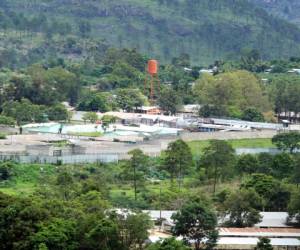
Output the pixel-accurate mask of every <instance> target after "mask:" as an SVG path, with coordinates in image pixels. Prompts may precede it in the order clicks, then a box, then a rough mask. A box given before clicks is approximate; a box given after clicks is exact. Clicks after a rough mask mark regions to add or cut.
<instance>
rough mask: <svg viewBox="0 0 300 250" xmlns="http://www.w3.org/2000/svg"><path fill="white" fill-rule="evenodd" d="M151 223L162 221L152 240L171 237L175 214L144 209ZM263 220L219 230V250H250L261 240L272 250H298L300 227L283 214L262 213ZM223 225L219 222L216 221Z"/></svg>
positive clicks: (152, 234) (152, 235)
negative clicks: (292, 224)
mask: <svg viewBox="0 0 300 250" xmlns="http://www.w3.org/2000/svg"><path fill="white" fill-rule="evenodd" d="M143 212H144V213H147V214H148V215H149V216H150V218H151V219H152V220H153V221H157V220H160V219H162V220H163V223H162V227H160V229H159V230H158V231H157V230H156V231H155V230H154V231H153V232H152V233H151V236H150V240H151V241H154V242H155V241H157V240H159V239H163V238H168V237H170V236H171V234H170V228H171V226H173V225H174V224H173V220H172V218H171V217H172V215H173V214H174V213H175V212H176V211H159V210H145V211H143ZM261 215H262V221H261V222H260V223H258V224H256V225H255V226H254V227H251V228H228V227H220V228H219V239H218V242H217V246H216V249H218V250H223V249H224V250H225V249H226V250H238V249H239V250H252V249H254V247H255V246H256V244H257V242H258V241H259V238H260V237H266V238H269V239H270V240H271V244H272V246H273V248H274V250H300V228H294V227H291V226H289V225H287V224H286V221H287V220H286V219H287V217H288V214H287V213H286V212H262V213H261ZM219 223H220V224H221V223H222V220H220V221H219Z"/></svg>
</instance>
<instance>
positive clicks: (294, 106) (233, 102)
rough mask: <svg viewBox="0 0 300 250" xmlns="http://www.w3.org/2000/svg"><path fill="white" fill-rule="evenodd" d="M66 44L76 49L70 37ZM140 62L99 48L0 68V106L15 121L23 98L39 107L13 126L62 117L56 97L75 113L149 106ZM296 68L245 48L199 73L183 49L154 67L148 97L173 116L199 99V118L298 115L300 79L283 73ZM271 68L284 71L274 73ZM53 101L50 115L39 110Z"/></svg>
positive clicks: (295, 63)
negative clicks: (75, 58)
mask: <svg viewBox="0 0 300 250" xmlns="http://www.w3.org/2000/svg"><path fill="white" fill-rule="evenodd" d="M68 43H70V46H71V47H72V46H73V45H74V46H76V45H75V44H76V41H75V40H72V39H70V40H68ZM72 44H73V45H72ZM147 60H148V58H147V57H146V56H143V55H141V54H139V53H138V52H137V51H136V50H129V49H121V50H120V49H113V48H108V47H105V46H104V47H99V48H97V49H96V50H95V53H94V54H93V56H92V57H88V58H87V59H86V60H85V61H83V62H77V63H75V62H72V61H65V60H63V59H62V58H56V59H55V60H49V61H47V62H45V63H38V64H33V65H31V66H29V67H26V68H23V69H20V70H9V69H6V68H2V70H1V72H0V88H1V90H2V91H1V93H0V111H2V115H5V116H10V117H13V118H15V119H17V117H22V116H18V115H16V113H20V112H18V111H17V110H18V107H17V106H18V103H20V102H21V101H22V100H28V101H30V103H31V104H33V105H40V106H41V107H40V108H39V111H38V112H33V114H24V116H25V117H27V118H18V123H19V124H20V123H26V122H34V121H36V122H41V121H44V120H45V119H44V118H43V117H46V116H49V119H50V120H67V118H68V116H67V112H66V111H65V110H63V108H62V106H61V105H60V103H61V102H68V103H70V104H71V105H72V106H74V107H76V108H77V110H80V111H94V112H95V111H99V112H106V111H110V110H119V109H121V110H124V111H128V112H130V111H133V110H134V109H135V108H136V107H139V106H142V105H147V104H149V103H150V101H149V98H150V85H149V84H148V85H147V86H145V79H146V77H147V75H146V71H145V66H146V64H147ZM298 67H300V60H299V58H296V57H294V58H291V59H290V60H288V61H272V62H267V61H263V60H261V59H260V56H259V54H258V53H257V52H255V51H249V52H247V53H246V54H245V55H244V56H243V57H241V59H240V60H239V61H235V62H221V61H218V62H216V63H215V64H213V65H211V66H210V67H209V68H211V70H212V72H213V74H211V75H210V74H206V73H201V75H200V72H202V71H200V69H201V68H202V69H203V67H200V66H199V67H195V66H192V65H191V59H190V57H189V55H187V54H183V55H181V56H180V57H175V58H173V60H172V62H171V63H170V64H165V65H160V69H159V78H160V81H161V85H160V89H158V86H156V88H155V90H156V94H155V99H156V103H157V105H159V106H160V107H161V108H162V109H163V110H164V111H165V113H166V114H172V115H174V114H176V113H177V112H178V111H179V110H180V109H181V107H182V105H184V104H200V105H201V106H202V108H201V110H200V114H199V115H200V116H202V117H212V116H217V117H230V118H239V119H244V120H249V121H271V122H274V121H277V119H276V115H277V114H279V113H282V112H285V113H286V114H287V116H289V115H290V114H291V113H292V112H293V113H295V114H297V113H299V107H300V103H299V98H298V95H299V94H300V77H299V75H297V74H296V72H295V73H293V74H292V73H287V71H288V70H289V69H293V68H298ZM278 68H284V70H283V71H280V72H281V73H278V72H279V71H278ZM273 71H274V72H273ZM43 106H45V107H43ZM53 106H55V108H57V111H56V112H52V114H48V113H49V112H45V111H44V110H48V109H49V108H50V107H52V109H53ZM58 106H60V108H58ZM12 109H13V110H14V111H12ZM32 110H37V106H36V107H34V106H32ZM22 112H23V111H22ZM28 112H29V111H28ZM59 112H62V114H61V115H59V116H58V117H55V116H54V115H53V114H54V113H59ZM43 113H44V115H43ZM46 120H47V119H46Z"/></svg>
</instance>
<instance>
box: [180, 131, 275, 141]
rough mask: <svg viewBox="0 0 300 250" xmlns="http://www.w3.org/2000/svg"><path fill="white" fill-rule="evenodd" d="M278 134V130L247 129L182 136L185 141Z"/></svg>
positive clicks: (253, 137)
mask: <svg viewBox="0 0 300 250" xmlns="http://www.w3.org/2000/svg"><path fill="white" fill-rule="evenodd" d="M276 134H277V131H276V130H263V131H246V132H195V133H190V132H183V133H182V134H181V135H180V138H181V139H182V140H184V141H203V140H213V139H218V140H236V139H257V138H272V137H273V136H274V135H276Z"/></svg>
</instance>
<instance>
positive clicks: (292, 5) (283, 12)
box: [251, 0, 300, 26]
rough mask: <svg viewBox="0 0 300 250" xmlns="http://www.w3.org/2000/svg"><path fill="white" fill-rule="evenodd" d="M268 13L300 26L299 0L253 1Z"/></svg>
mask: <svg viewBox="0 0 300 250" xmlns="http://www.w3.org/2000/svg"><path fill="white" fill-rule="evenodd" d="M251 1H253V2H254V3H256V4H258V5H259V6H261V7H263V8H265V9H266V10H267V11H268V12H270V13H272V14H274V15H275V16H279V17H281V18H284V19H287V20H289V21H291V22H293V23H295V24H297V25H298V26H299V25H300V2H299V1H298V0H251Z"/></svg>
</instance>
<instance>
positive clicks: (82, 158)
mask: <svg viewBox="0 0 300 250" xmlns="http://www.w3.org/2000/svg"><path fill="white" fill-rule="evenodd" d="M118 160H119V156H118V154H96V155H67V156H58V157H56V156H46V155H45V156H42V155H0V161H15V162H18V163H39V164H58V163H60V164H82V163H97V162H117V161H118Z"/></svg>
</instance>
